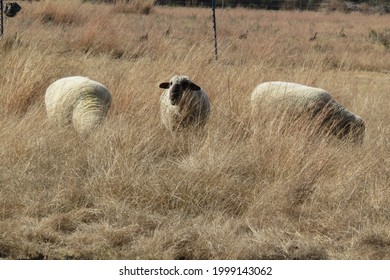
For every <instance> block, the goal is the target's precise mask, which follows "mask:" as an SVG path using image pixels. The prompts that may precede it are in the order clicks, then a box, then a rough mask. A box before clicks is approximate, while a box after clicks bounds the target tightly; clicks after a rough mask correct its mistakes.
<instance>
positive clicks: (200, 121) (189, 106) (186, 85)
mask: <svg viewBox="0 0 390 280" xmlns="http://www.w3.org/2000/svg"><path fill="white" fill-rule="evenodd" d="M160 88H163V89H165V90H164V92H163V93H162V95H161V97H160V113H161V122H162V124H163V125H164V126H165V127H166V128H167V129H168V130H170V131H173V130H178V129H181V128H186V127H203V126H204V125H205V124H206V122H207V119H208V117H209V115H210V102H209V98H208V96H207V94H206V92H205V91H204V90H202V89H201V88H200V87H199V86H198V85H196V84H194V83H193V82H192V81H191V80H190V78H189V77H187V76H173V77H172V78H171V79H170V81H169V82H165V83H161V84H160Z"/></svg>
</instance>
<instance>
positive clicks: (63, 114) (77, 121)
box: [45, 76, 112, 134]
mask: <svg viewBox="0 0 390 280" xmlns="http://www.w3.org/2000/svg"><path fill="white" fill-rule="evenodd" d="M111 101H112V97H111V94H110V92H109V91H108V89H107V88H106V87H105V86H104V85H102V84H100V83H98V82H96V81H93V80H91V79H89V78H87V77H81V76H73V77H65V78H62V79H59V80H57V81H55V82H54V83H52V84H51V85H50V86H49V87H48V88H47V90H46V93H45V105H46V111H47V115H48V119H49V121H50V122H52V123H53V124H55V125H57V126H67V125H72V126H73V127H74V129H75V130H76V131H77V132H78V133H80V134H86V133H90V132H91V131H92V130H93V129H95V128H96V127H98V126H99V125H100V123H101V122H102V121H103V119H104V118H105V117H106V115H107V112H108V110H109V108H110V105H111Z"/></svg>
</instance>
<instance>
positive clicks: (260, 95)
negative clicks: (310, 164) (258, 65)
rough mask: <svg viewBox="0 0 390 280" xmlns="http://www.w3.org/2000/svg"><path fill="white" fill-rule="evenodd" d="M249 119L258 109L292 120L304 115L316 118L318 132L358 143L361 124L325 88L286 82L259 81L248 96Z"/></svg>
mask: <svg viewBox="0 0 390 280" xmlns="http://www.w3.org/2000/svg"><path fill="white" fill-rule="evenodd" d="M251 106H252V118H253V121H254V122H256V120H255V119H256V118H257V117H258V116H259V115H258V114H259V113H261V111H267V112H272V114H273V117H276V118H279V119H280V118H283V117H284V118H287V119H290V120H294V119H295V120H296V119H298V118H299V117H302V116H307V117H309V118H310V119H312V120H313V119H314V118H315V119H316V120H318V121H319V127H320V131H323V132H325V133H331V134H334V135H336V136H338V137H339V138H346V137H351V138H352V139H353V140H355V141H356V142H362V141H363V137H364V130H365V124H364V121H363V119H362V118H361V117H359V116H357V115H355V114H354V113H352V112H350V111H348V110H347V109H346V108H344V107H343V106H342V105H341V104H339V103H337V102H336V100H334V99H333V98H332V96H331V95H330V94H329V93H328V92H327V91H325V90H323V89H320V88H314V87H309V86H306V85H301V84H295V83H288V82H266V83H262V84H259V85H258V86H257V87H256V88H255V89H254V90H253V92H252V95H251Z"/></svg>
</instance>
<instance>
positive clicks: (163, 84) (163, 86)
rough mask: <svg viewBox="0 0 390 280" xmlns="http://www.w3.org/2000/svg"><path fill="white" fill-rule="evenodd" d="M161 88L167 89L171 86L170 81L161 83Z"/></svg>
mask: <svg viewBox="0 0 390 280" xmlns="http://www.w3.org/2000/svg"><path fill="white" fill-rule="evenodd" d="M160 88H165V89H167V88H169V83H161V84H160Z"/></svg>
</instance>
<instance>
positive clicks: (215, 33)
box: [211, 0, 218, 60]
mask: <svg viewBox="0 0 390 280" xmlns="http://www.w3.org/2000/svg"><path fill="white" fill-rule="evenodd" d="M211 4H212V9H213V28H214V55H215V60H218V45H217V21H216V19H215V0H212V1H211Z"/></svg>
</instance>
